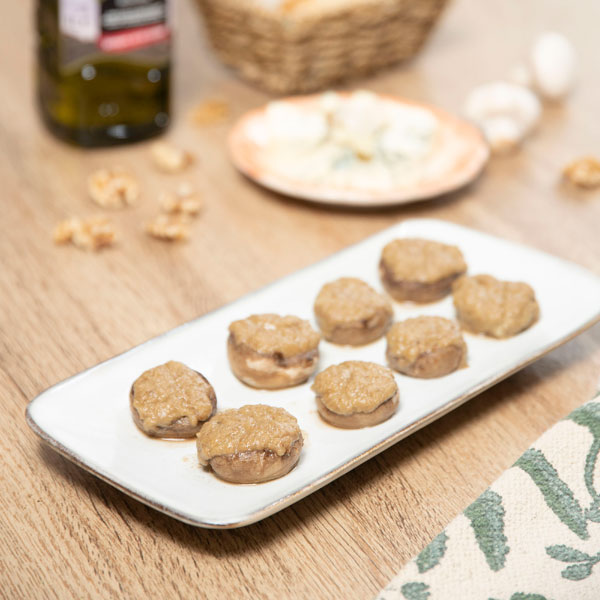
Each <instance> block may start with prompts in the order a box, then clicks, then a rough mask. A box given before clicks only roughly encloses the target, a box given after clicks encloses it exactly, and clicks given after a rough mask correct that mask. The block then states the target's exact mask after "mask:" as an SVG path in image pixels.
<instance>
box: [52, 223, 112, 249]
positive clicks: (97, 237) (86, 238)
mask: <svg viewBox="0 0 600 600" xmlns="http://www.w3.org/2000/svg"><path fill="white" fill-rule="evenodd" d="M53 239H54V242H55V243H56V244H66V243H68V242H71V243H72V244H73V245H74V246H77V247H78V248H81V249H82V250H93V251H96V250H99V249H100V248H103V247H105V246H111V245H112V244H114V243H115V241H116V239H117V232H116V230H115V228H114V226H113V224H112V223H111V222H110V221H109V220H108V219H107V218H106V217H99V216H96V217H91V218H89V219H80V218H78V217H71V218H70V219H66V220H64V221H61V222H60V223H59V224H58V225H57V226H56V227H55V229H54V233H53Z"/></svg>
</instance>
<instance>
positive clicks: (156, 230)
mask: <svg viewBox="0 0 600 600" xmlns="http://www.w3.org/2000/svg"><path fill="white" fill-rule="evenodd" d="M146 233H147V234H148V235H151V236H152V237H155V238H157V239H159V240H166V241H169V242H177V241H183V240H187V239H188V238H189V237H190V229H189V227H188V225H187V222H186V219H185V217H182V216H180V215H157V216H156V217H154V219H152V220H151V221H148V222H147V223H146Z"/></svg>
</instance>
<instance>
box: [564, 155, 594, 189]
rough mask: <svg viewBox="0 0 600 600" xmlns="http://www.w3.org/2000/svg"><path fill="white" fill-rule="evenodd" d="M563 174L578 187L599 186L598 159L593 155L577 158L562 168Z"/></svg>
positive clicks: (590, 187)
mask: <svg viewBox="0 0 600 600" xmlns="http://www.w3.org/2000/svg"><path fill="white" fill-rule="evenodd" d="M563 176H564V177H565V178H566V179H568V180H569V181H570V182H571V183H573V184H574V185H576V186H578V187H582V188H588V189H592V188H596V187H600V160H598V159H597V158H594V157H593V156H586V157H584V158H579V159H577V160H575V161H573V162H572V163H569V164H568V165H567V166H566V167H565V168H564V170H563Z"/></svg>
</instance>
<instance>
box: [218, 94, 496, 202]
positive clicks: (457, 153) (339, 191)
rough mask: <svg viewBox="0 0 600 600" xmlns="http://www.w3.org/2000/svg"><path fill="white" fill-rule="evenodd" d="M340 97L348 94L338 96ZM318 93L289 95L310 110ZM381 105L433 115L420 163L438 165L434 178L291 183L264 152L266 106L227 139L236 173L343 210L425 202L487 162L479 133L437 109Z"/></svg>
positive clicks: (464, 181) (413, 104)
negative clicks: (388, 183) (372, 183)
mask: <svg viewBox="0 0 600 600" xmlns="http://www.w3.org/2000/svg"><path fill="white" fill-rule="evenodd" d="M340 96H342V98H348V97H349V94H343V93H341V94H340ZM320 97H321V95H320V94H316V95H311V96H294V97H290V98H285V99H284V100H283V101H286V102H291V103H293V104H294V105H295V106H296V107H298V108H301V109H302V108H305V109H306V110H307V111H310V110H311V109H314V107H315V106H316V105H317V103H318V102H319V99H320ZM378 98H379V100H380V101H381V102H383V103H395V104H399V105H404V106H407V107H416V108H420V109H422V110H426V111H428V112H430V113H431V114H433V115H434V116H435V118H436V119H437V121H438V124H439V127H438V130H437V132H436V134H435V138H434V142H433V145H432V149H431V151H430V152H429V154H428V156H427V157H425V158H424V159H423V161H424V162H423V163H422V164H423V167H424V168H423V171H424V172H426V171H427V170H428V169H427V168H426V167H427V165H428V164H431V163H433V162H434V161H437V162H438V163H441V164H442V165H443V167H442V168H441V169H440V168H436V169H429V171H434V172H435V174H434V175H429V176H427V175H424V176H423V177H421V178H419V179H418V180H417V181H416V182H415V181H413V182H411V183H409V184H406V185H404V186H401V185H394V186H393V187H388V188H381V187H379V188H377V187H373V189H366V188H364V187H363V188H360V189H359V188H355V187H349V186H338V185H336V186H334V185H330V184H326V183H323V182H314V181H307V180H301V179H293V178H291V177H290V176H289V175H286V174H285V173H282V172H278V171H277V169H276V167H275V165H273V164H272V161H271V160H270V159H269V153H268V152H267V139H268V134H267V125H266V118H265V109H266V106H263V107H262V108H258V109H256V110H252V111H250V112H248V113H246V114H245V115H244V116H243V117H242V118H241V119H240V120H239V121H238V122H237V123H236V125H235V126H234V128H233V130H232V132H231V134H230V137H229V150H230V153H231V157H232V160H233V163H234V165H235V166H236V168H237V169H238V170H240V171H241V172H242V173H244V174H245V175H247V176H248V177H249V178H250V179H252V180H254V181H255V182H256V183H259V184H261V185H263V186H265V187H267V188H269V189H272V190H274V191H276V192H280V193H282V194H286V195H288V196H294V197H296V198H302V199H304V200H309V201H312V202H319V203H326V204H337V205H342V206H391V205H395V204H404V203H407V202H415V201H417V200H427V199H429V198H433V197H435V196H439V195H441V194H445V193H447V192H451V191H453V190H456V189H458V188H460V187H463V186H464V185H466V184H468V183H470V182H471V181H473V180H474V179H475V178H476V177H477V176H478V175H479V173H480V172H481V171H482V169H483V167H484V166H485V164H486V162H487V160H488V158H489V148H488V145H487V143H486V142H485V140H484V138H483V136H482V135H481V132H480V131H479V129H477V128H476V127H475V126H473V125H471V124H470V123H468V122H467V121H464V120H463V119H459V118H458V117H455V116H454V115H451V114H450V113H447V112H446V111H444V110H441V109H439V108H436V107H433V106H428V105H426V104H420V103H417V102H411V101H409V100H404V99H402V98H396V97H392V96H385V95H378Z"/></svg>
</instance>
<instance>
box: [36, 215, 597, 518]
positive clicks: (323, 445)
mask: <svg viewBox="0 0 600 600" xmlns="http://www.w3.org/2000/svg"><path fill="white" fill-rule="evenodd" d="M397 237H425V238H429V239H432V240H438V241H441V242H446V243H451V244H456V245H458V246H459V247H460V248H461V250H462V251H463V253H464V255H465V258H466V261H467V263H468V265H469V272H470V273H471V274H477V273H490V274H492V275H494V276H496V277H498V278H501V279H510V280H522V281H527V282H529V283H530V284H531V285H532V286H533V288H534V289H535V292H536V295H537V298H538V301H539V303H540V307H541V317H540V319H539V321H538V322H537V323H536V324H535V325H534V326H533V327H531V328H530V329H529V330H527V331H525V332H523V333H521V334H520V335H517V336H515V337H513V338H510V339H506V340H494V339H489V338H485V337H482V336H476V335H469V334H465V339H466V342H467V346H468V367H467V368H464V369H460V370H459V371H457V372H455V373H452V374H450V375H447V376H446V377H442V378H439V379H431V380H419V379H412V378H410V377H405V376H402V375H399V374H398V375H396V379H397V382H398V386H399V389H400V406H399V409H398V411H397V413H396V414H395V415H394V416H393V417H392V418H391V419H389V420H388V421H386V422H384V423H381V424H379V425H376V426H374V427H368V428H365V429H360V430H342V429H336V428H334V427H332V426H329V425H326V424H325V423H323V422H322V421H321V420H320V418H319V416H318V413H317V410H316V407H315V401H314V396H313V393H312V392H311V389H310V385H311V382H310V381H309V382H308V383H306V384H304V385H301V386H298V387H295V388H291V389H287V390H282V391H261V390H255V389H251V388H249V387H246V386H244V385H243V384H242V383H240V382H239V381H238V380H237V379H236V378H235V377H234V376H233V375H232V373H231V371H230V370H229V365H228V362H227V355H226V340H227V335H228V332H227V327H228V325H229V323H230V322H231V321H233V320H235V319H239V318H244V317H246V316H248V315H250V314H253V313H261V312H277V313H284V314H285V313H288V314H295V315H298V316H300V317H303V318H307V319H310V320H311V321H313V323H314V320H313V314H312V304H313V301H314V299H315V297H316V295H317V292H318V291H319V289H320V287H321V286H322V285H323V284H324V283H325V282H327V281H331V280H333V279H336V278H337V277H340V276H356V277H360V278H362V279H364V280H365V281H367V282H368V283H369V284H371V285H372V286H374V287H375V288H376V289H381V284H380V282H379V280H378V275H377V265H378V261H379V255H380V252H381V249H382V248H383V246H384V245H385V244H386V243H387V242H389V241H391V240H392V239H394V238H397ZM394 310H395V319H396V320H401V319H404V318H407V317H412V316H416V315H421V314H427V315H441V316H445V317H453V316H454V310H453V306H452V300H451V298H446V299H444V300H442V301H440V302H436V303H433V304H429V305H424V306H417V305H410V304H398V303H396V304H395V306H394ZM599 318H600V279H599V278H598V277H596V276H595V275H593V274H592V273H590V272H588V271H586V270H584V269H583V268H581V267H579V266H577V265H575V264H572V263H569V262H566V261H564V260H562V259H559V258H555V257H552V256H549V255H547V254H544V253H542V252H539V251H537V250H533V249H531V248H526V247H524V246H520V245H517V244H514V243H511V242H507V241H504V240H501V239H498V238H495V237H492V236H489V235H486V234H483V233H479V232H477V231H473V230H471V229H467V228H465V227H460V226H458V225H453V224H449V223H445V222H442V221H435V220H427V219H417V220H407V221H404V222H401V223H399V224H397V225H395V226H394V227H391V228H390V229H386V230H385V231H382V232H381V233H378V234H377V235H374V236H372V237H370V238H368V239H366V240H364V241H363V242H360V243H359V244H356V245H355V246H351V247H349V248H347V249H346V250H343V251H341V252H339V253H337V254H334V255H333V256H331V257H329V258H327V259H325V260H323V261H321V262H319V263H317V264H315V265H312V266H310V267H307V268H305V269H303V270H301V271H298V272H297V273H294V274H292V275H289V276H287V277H285V278H283V279H281V280H279V281H277V282H275V283H273V284H271V285H269V286H267V287H265V288H263V289H261V290H259V291H257V292H254V293H252V294H250V295H248V296H244V297H243V298H241V299H239V300H237V301H235V302H233V303H232V304H229V305H227V306H224V307H223V308H220V309H218V310H216V311H214V312H212V313H209V314H207V315H204V316H202V317H200V318H198V319H196V320H194V321H191V322H189V323H186V324H184V325H182V326H180V327H177V328H176V329H173V330H172V331H169V332H168V333H165V334H164V335H161V336H159V337H157V338H154V339H152V340H150V341H148V342H146V343H144V344H142V345H140V346H137V347H136V348H133V349H132V350H129V351H128V352H126V353H124V354H121V355H120V356H116V357H115V358H112V359H110V360H108V361H106V362H104V363H101V364H99V365H97V366H95V367H93V368H91V369H88V370H87V371H84V372H82V373H80V374H78V375H75V376H74V377H71V378H70V379H67V380H66V381H64V382H62V383H59V384H58V385H55V386H53V387H51V388H50V389H48V390H47V391H45V392H43V393H42V394H41V395H40V396H38V397H37V398H36V399H35V400H33V401H32V402H31V403H30V405H29V407H28V409H27V420H28V422H29V425H30V426H31V427H32V429H33V430H34V431H35V432H36V433H37V434H38V435H39V436H40V437H41V438H42V439H43V440H44V441H45V442H47V443H48V444H50V445H51V446H52V447H53V448H54V449H55V450H57V451H58V452H60V453H61V454H63V455H64V456H66V457H67V458H69V459H70V460H72V461H74V462H75V463H77V464H78V465H80V466H81V467H83V468H84V469H87V470H88V471H90V472H92V473H94V474H95V475H97V476H98V477H100V478H101V479H103V480H105V481H107V482H108V483H110V484H112V485H114V486H115V487H117V488H119V489H120V490H122V491H124V492H125V493H127V494H129V495H130V496H133V497H134V498H136V499H138V500H140V501H141V502H144V503H146V504H148V505H149V506H152V507H154V508H156V509H158V510H160V511H162V512H164V513H166V514H168V515H171V516H172V517H175V518H177V519H180V520H182V521H184V522H186V523H190V524H192V525H197V526H201V527H211V528H229V527H239V526H242V525H248V524H250V523H253V522H255V521H258V520H260V519H263V518H265V517H268V516H269V515H272V514H273V513H275V512H277V511H279V510H281V509H282V508H285V507H286V506H289V505H290V504H292V503H294V502H297V501H298V500H300V499H301V498H303V497H305V496H307V495H308V494H310V493H312V492H314V491H315V490H318V489H319V488H320V487H322V486H324V485H325V484H327V483H328V482H330V481H332V480H334V479H336V478H337V477H340V476H341V475H343V474H344V473H346V472H347V471H349V470H350V469H353V468H354V467H356V466H357V465H359V464H361V463H362V462H364V461H366V460H367V459H369V458H371V457H372V456H374V455H376V454H377V453H379V452H381V451H382V450H385V449H386V448H388V447H389V446H391V445H392V444H395V443H397V442H399V441H400V440H401V439H403V438H405V437H406V436H408V435H410V434H411V433H413V432H414V431H416V430H418V429H420V428H421V427H424V426H425V425H427V424H428V423H430V422H432V421H434V420H435V419H438V418H439V417H441V416H442V415H444V414H446V413H448V412H449V411H451V410H453V409H454V408H456V407H457V406H459V405H460V404H462V403H463V402H465V401H466V400H468V399H469V398H471V397H473V396H474V395H476V394H478V393H479V392H481V391H482V390H484V389H486V388H488V387H490V386H491V385H493V384H494V383H496V382H497V381H499V380H501V379H503V378H505V377H507V376H508V375H510V374H511V373H514V372H515V371H517V370H518V369H521V368H522V367H524V366H525V365H527V364H529V363H531V362H532V361H534V360H536V359H537V358H539V357H540V356H542V355H543V354H546V353H547V352H549V351H551V350H552V349H554V348H556V347H557V346H559V345H561V344H563V343H564V342H566V341H567V340H569V339H571V338H573V337H574V336H576V335H577V334H579V333H581V332H582V331H584V330H585V329H586V328H588V327H590V326H591V325H592V324H593V323H595V322H596V321H597V320H598V319H599ZM384 358H385V341H384V340H379V341H377V342H374V343H372V344H370V345H368V346H364V347H359V348H352V347H344V346H335V345H332V344H329V343H327V342H322V343H321V360H320V368H321V369H323V368H325V367H327V366H329V365H331V364H335V363H339V362H341V361H344V360H353V359H356V360H369V361H374V362H380V363H383V362H384ZM168 360H179V361H181V362H184V363H186V364H187V365H189V366H190V367H191V368H193V369H196V370H198V371H200V372H201V373H203V374H204V375H205V376H206V377H207V378H208V379H209V381H210V382H211V383H212V384H213V386H214V388H215V390H216V393H217V399H218V409H220V410H223V409H227V408H232V407H239V406H242V405H244V404H253V403H265V404H271V405H273V406H280V407H284V408H286V409H287V410H288V411H289V412H291V413H292V414H293V415H295V416H296V417H297V419H298V421H299V424H300V427H301V429H302V430H303V433H304V438H305V445H304V449H303V451H302V455H301V458H300V461H299V463H298V465H297V467H296V468H295V469H294V470H293V471H291V472H290V473H289V474H288V475H286V476H285V477H282V478H280V479H277V480H275V481H271V482H268V483H263V484H259V485H235V484H228V483H224V482H223V481H220V480H219V479H217V478H216V477H215V476H214V475H213V474H212V473H210V472H208V471H205V470H203V469H202V468H200V467H199V466H198V462H197V458H196V448H195V443H194V441H179V442H175V441H163V440H156V439H150V438H148V437H146V436H145V435H143V434H142V433H141V432H140V431H139V430H138V429H137V428H136V427H135V425H134V424H133V421H132V419H131V415H130V412H129V389H130V386H131V384H132V382H133V380H134V379H135V378H136V377H137V376H138V375H139V374H140V373H142V371H144V370H146V369H148V368H150V367H153V366H155V365H158V364H161V363H163V362H165V361H168Z"/></svg>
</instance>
